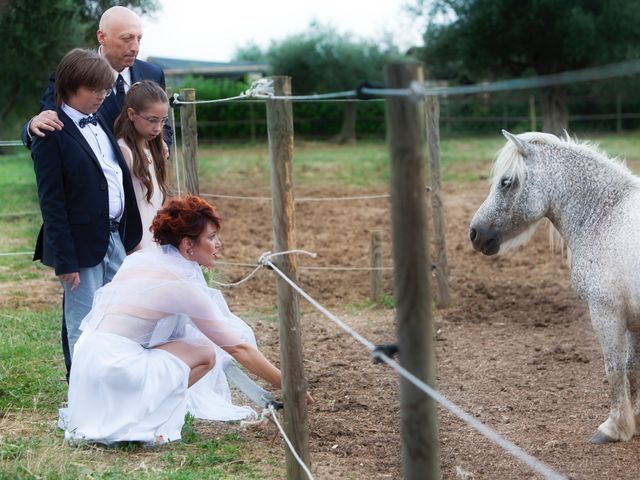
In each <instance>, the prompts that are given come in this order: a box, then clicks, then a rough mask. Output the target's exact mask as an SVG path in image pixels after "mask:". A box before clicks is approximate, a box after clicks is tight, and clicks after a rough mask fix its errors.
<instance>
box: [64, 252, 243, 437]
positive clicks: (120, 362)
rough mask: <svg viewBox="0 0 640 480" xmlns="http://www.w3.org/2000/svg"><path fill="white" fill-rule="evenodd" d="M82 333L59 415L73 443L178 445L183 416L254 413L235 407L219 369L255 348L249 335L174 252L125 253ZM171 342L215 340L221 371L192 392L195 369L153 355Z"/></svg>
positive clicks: (217, 417) (192, 266)
mask: <svg viewBox="0 0 640 480" xmlns="http://www.w3.org/2000/svg"><path fill="white" fill-rule="evenodd" d="M81 329H82V335H81V336H80V338H79V340H78V342H77V344H76V347H75V349H74V355H73V363H72V369H71V377H70V381H69V402H68V408H67V409H62V410H61V416H60V423H61V424H62V426H63V428H64V429H65V438H66V439H67V440H69V441H88V442H99V443H104V444H111V443H114V442H119V441H141V442H150V443H153V442H155V441H157V439H158V438H159V437H162V440H163V441H165V442H166V441H173V440H178V439H180V431H181V429H182V426H183V423H184V417H185V414H186V413H187V411H190V412H191V413H192V414H194V415H195V416H196V417H199V418H210V419H213V420H238V419H242V418H247V417H249V416H252V415H255V412H253V410H252V409H251V408H249V407H238V406H235V405H233V404H232V403H231V394H230V391H229V387H228V384H227V382H226V377H225V375H224V372H223V365H224V363H225V362H227V361H230V359H231V357H230V356H229V355H228V354H227V353H226V352H224V351H223V350H222V349H221V348H220V347H224V346H232V345H237V344H239V343H251V344H253V345H255V337H254V335H253V332H252V331H251V328H250V327H249V326H248V325H247V324H246V323H244V322H243V321H242V320H240V319H239V318H238V317H236V316H235V315H233V314H232V313H231V312H230V311H229V308H228V306H227V304H226V302H225V300H224V298H223V297H222V294H221V293H220V292H219V291H217V290H214V289H210V288H208V287H207V285H206V282H205V280H204V277H203V275H202V271H201V270H200V267H199V265H198V264H197V263H195V262H191V261H189V260H187V259H185V258H184V257H183V256H182V255H181V254H180V253H179V252H178V251H177V250H176V249H175V248H174V247H172V246H163V247H162V248H157V249H149V250H141V251H139V252H136V253H134V254H132V255H130V256H128V257H127V258H126V259H125V261H124V263H123V264H122V266H121V267H120V270H119V271H118V273H117V274H116V276H115V277H114V279H113V281H112V282H111V283H109V284H107V285H106V286H104V287H102V288H101V289H99V290H98V292H97V293H96V296H95V298H94V303H93V308H92V310H91V312H90V313H89V314H88V315H87V317H85V319H84V320H83V322H82V325H81ZM169 341H183V342H189V343H191V344H193V345H194V347H195V346H198V345H201V344H203V343H207V344H211V343H213V344H214V345H215V350H216V366H215V367H214V369H213V370H212V371H211V372H210V373H209V374H207V375H206V376H205V377H204V378H203V379H202V380H201V381H200V382H198V383H196V385H194V387H192V388H191V389H188V388H187V382H188V376H189V371H190V369H189V367H188V366H187V365H186V364H185V363H184V362H183V361H182V360H180V359H179V358H178V357H176V356H174V355H172V354H171V353H169V352H166V351H164V350H161V349H157V348H153V347H155V346H157V345H161V344H163V343H166V342H169ZM187 392H189V394H188V393H187Z"/></svg>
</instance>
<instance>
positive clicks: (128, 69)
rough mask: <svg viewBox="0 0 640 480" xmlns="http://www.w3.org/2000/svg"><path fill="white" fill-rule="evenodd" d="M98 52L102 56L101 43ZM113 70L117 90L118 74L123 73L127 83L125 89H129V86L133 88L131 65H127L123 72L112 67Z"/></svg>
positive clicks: (114, 86) (114, 84) (114, 85)
mask: <svg viewBox="0 0 640 480" xmlns="http://www.w3.org/2000/svg"><path fill="white" fill-rule="evenodd" d="M98 53H99V54H100V56H103V55H102V45H100V46H99V47H98ZM109 66H110V67H111V64H109ZM111 71H112V72H113V88H114V90H115V88H116V80H117V79H118V74H120V75H122V79H123V80H124V83H125V87H124V89H125V91H126V92H127V91H129V88H131V67H125V68H124V69H123V70H122V71H121V72H116V71H115V70H114V69H113V67H111Z"/></svg>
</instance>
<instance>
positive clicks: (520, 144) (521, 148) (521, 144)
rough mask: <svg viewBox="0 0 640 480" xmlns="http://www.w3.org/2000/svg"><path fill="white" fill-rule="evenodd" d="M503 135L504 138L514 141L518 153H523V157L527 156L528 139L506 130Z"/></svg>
mask: <svg viewBox="0 0 640 480" xmlns="http://www.w3.org/2000/svg"><path fill="white" fill-rule="evenodd" d="M502 135H504V138H506V139H507V140H510V141H512V142H513V144H514V145H515V146H516V148H517V149H518V153H519V154H520V155H522V156H523V157H526V156H527V142H526V141H524V140H522V139H520V138H518V137H516V136H515V135H514V134H513V133H509V132H507V131H506V130H502Z"/></svg>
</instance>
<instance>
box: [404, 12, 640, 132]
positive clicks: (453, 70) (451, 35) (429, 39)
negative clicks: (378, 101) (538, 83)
mask: <svg viewBox="0 0 640 480" xmlns="http://www.w3.org/2000/svg"><path fill="white" fill-rule="evenodd" d="M427 3H428V0H418V3H417V7H416V11H418V12H422V13H423V14H425V15H426V16H427V18H428V20H429V24H428V28H427V31H426V33H425V35H424V41H425V46H424V47H423V48H421V49H417V51H416V55H418V56H419V57H421V58H422V59H423V61H425V63H426V64H427V65H429V71H430V72H432V73H435V74H436V75H438V76H446V77H447V78H449V79H454V80H457V81H459V82H460V83H470V82H479V81H487V80H496V79H500V78H509V77H518V76H524V75H548V74H552V73H558V72H562V71H567V70H575V69H582V68H587V67H591V66H597V65H602V64H607V63H613V62H616V61H622V60H628V59H632V58H638V54H639V53H640V52H639V49H640V29H639V28H638V24H639V23H640V2H637V0H608V1H606V2H603V1H600V0H433V1H432V2H430V3H429V7H427ZM541 107H542V117H543V129H544V130H545V131H547V132H551V133H556V134H558V133H562V131H563V129H566V128H567V125H568V112H567V108H566V103H565V97H564V89H563V88H562V87H560V86H555V87H549V88H546V89H544V90H543V91H542V92H541Z"/></svg>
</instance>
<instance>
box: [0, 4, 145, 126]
mask: <svg viewBox="0 0 640 480" xmlns="http://www.w3.org/2000/svg"><path fill="white" fill-rule="evenodd" d="M118 3H120V2H118V1H116V0H111V1H104V0H100V1H89V0H84V1H83V0H49V1H46V2H25V1H23V0H0V31H1V32H2V40H3V48H2V49H0V65H2V68H1V69H0V98H2V105H0V138H6V137H5V133H6V130H7V127H6V125H7V123H8V120H9V118H10V117H11V115H12V113H13V117H14V119H15V120H16V122H19V121H20V119H21V117H22V116H24V117H26V116H27V115H28V114H29V113H34V112H36V111H37V109H38V101H39V99H40V96H41V95H42V92H43V91H44V89H45V87H46V83H47V80H48V78H49V74H50V73H51V72H52V71H53V70H55V67H56V65H57V63H58V61H59V60H60V59H61V58H62V56H63V55H64V54H65V53H66V52H67V51H69V50H71V49H72V48H74V47H94V46H95V45H96V43H97V41H96V37H95V32H96V29H97V24H98V18H99V16H100V13H98V12H101V11H103V10H106V9H107V8H109V7H111V6H113V5H116V4H118ZM125 5H127V6H132V7H134V8H135V9H137V10H138V11H141V12H142V11H144V12H146V11H150V10H152V9H154V8H155V6H156V2H155V0H137V1H133V2H128V3H126V4H125ZM90 15H94V17H90Z"/></svg>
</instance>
